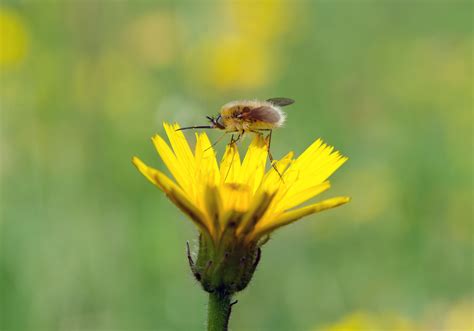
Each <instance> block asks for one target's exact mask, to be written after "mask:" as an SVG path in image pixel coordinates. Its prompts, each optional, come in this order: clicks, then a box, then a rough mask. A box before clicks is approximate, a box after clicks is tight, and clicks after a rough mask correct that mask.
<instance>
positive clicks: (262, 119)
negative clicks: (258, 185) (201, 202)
mask: <svg viewBox="0 0 474 331" xmlns="http://www.w3.org/2000/svg"><path fill="white" fill-rule="evenodd" d="M294 102H295V101H294V100H292V99H289V98H271V99H268V100H266V101H256V100H252V101H247V100H243V101H231V102H229V103H226V104H225V105H224V106H222V108H221V110H220V112H219V114H218V115H217V116H216V117H213V116H206V118H207V119H208V120H209V122H210V124H209V125H198V126H188V127H184V128H180V129H178V131H180V130H188V129H219V130H223V131H225V133H224V135H225V134H227V133H230V134H231V139H230V144H233V143H236V142H237V141H239V140H240V139H241V138H242V136H243V135H244V134H245V133H247V132H252V133H255V134H259V135H263V134H264V133H265V132H268V136H267V137H268V145H267V150H268V157H269V159H270V163H271V165H272V167H273V169H275V171H276V172H277V173H278V174H279V175H280V177H281V174H280V173H279V172H278V170H277V168H276V167H275V165H274V164H273V156H272V154H271V153H270V143H271V141H272V130H273V129H276V128H279V127H281V126H282V125H283V123H284V122H285V118H286V116H285V113H284V112H283V111H282V110H281V107H284V106H288V105H291V104H292V103H294ZM234 134H235V135H236V137H234ZM224 135H222V136H221V137H220V138H219V139H217V141H216V142H215V143H214V144H212V146H211V147H213V146H214V145H216V144H217V143H218V142H219V141H220V140H221V139H222V138H223V137H224Z"/></svg>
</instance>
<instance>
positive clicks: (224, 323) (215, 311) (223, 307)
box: [207, 291, 232, 331]
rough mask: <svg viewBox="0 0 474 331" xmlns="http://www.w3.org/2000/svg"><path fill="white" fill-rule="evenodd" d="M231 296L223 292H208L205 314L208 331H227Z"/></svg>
mask: <svg viewBox="0 0 474 331" xmlns="http://www.w3.org/2000/svg"><path fill="white" fill-rule="evenodd" d="M231 299H232V296H231V295H230V294H226V293H225V292H224V293H223V292H219V291H214V292H212V293H209V305H208V314H207V330H208V331H227V327H228V325H229V318H230V312H231V309H232V304H231V302H230V301H231Z"/></svg>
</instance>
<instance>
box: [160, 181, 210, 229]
mask: <svg viewBox="0 0 474 331" xmlns="http://www.w3.org/2000/svg"><path fill="white" fill-rule="evenodd" d="M167 196H168V198H169V199H170V200H171V201H172V202H173V203H174V204H175V205H176V206H177V207H178V208H179V209H181V211H182V212H183V213H185V214H186V215H188V216H189V218H190V219H191V220H192V221H193V222H194V223H195V224H196V225H197V226H198V228H199V229H200V230H201V231H202V232H204V234H207V235H209V236H212V234H211V233H212V232H211V230H210V228H209V225H208V224H207V223H208V222H207V219H206V216H205V215H204V214H203V213H202V212H201V211H200V210H199V209H198V208H196V206H195V205H194V204H193V203H192V202H191V201H189V200H188V199H187V198H186V196H185V195H184V194H182V193H181V192H180V191H179V190H175V189H171V190H170V191H169V192H168V193H167Z"/></svg>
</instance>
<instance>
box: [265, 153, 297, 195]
mask: <svg viewBox="0 0 474 331" xmlns="http://www.w3.org/2000/svg"><path fill="white" fill-rule="evenodd" d="M293 155H294V153H293V152H289V153H288V154H286V155H285V156H284V157H282V158H281V159H280V160H279V161H276V162H275V163H274V166H275V168H277V169H278V172H279V173H280V175H282V177H283V180H282V178H280V175H279V174H278V172H276V171H275V169H274V168H273V167H271V168H270V169H269V170H268V171H267V173H266V174H265V176H264V177H263V179H262V187H263V189H264V190H266V191H274V190H275V189H276V188H278V187H279V186H280V185H281V184H284V183H286V179H285V170H286V169H287V168H288V166H289V165H290V164H291V162H292V161H293Z"/></svg>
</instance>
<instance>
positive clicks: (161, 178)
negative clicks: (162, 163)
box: [132, 156, 179, 193]
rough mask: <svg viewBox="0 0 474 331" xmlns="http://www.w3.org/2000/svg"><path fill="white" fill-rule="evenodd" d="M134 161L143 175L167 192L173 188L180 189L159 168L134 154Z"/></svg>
mask: <svg viewBox="0 0 474 331" xmlns="http://www.w3.org/2000/svg"><path fill="white" fill-rule="evenodd" d="M132 163H133V164H134V165H135V167H137V169H138V171H140V172H141V173H142V174H143V176H145V177H146V178H147V179H148V180H149V181H150V182H152V183H153V184H154V185H156V186H157V187H158V188H159V189H161V190H162V191H164V192H165V193H166V192H168V191H169V190H171V189H175V190H179V187H178V186H177V185H176V184H175V183H174V182H173V181H172V180H171V179H169V178H168V177H167V176H166V175H165V174H163V173H162V172H161V171H159V170H156V169H154V168H152V167H149V166H147V165H146V164H145V163H143V161H142V160H140V159H139V158H138V157H136V156H134V157H133V158H132Z"/></svg>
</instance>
